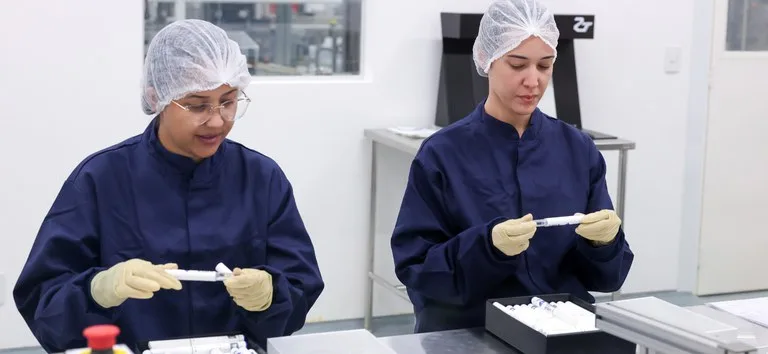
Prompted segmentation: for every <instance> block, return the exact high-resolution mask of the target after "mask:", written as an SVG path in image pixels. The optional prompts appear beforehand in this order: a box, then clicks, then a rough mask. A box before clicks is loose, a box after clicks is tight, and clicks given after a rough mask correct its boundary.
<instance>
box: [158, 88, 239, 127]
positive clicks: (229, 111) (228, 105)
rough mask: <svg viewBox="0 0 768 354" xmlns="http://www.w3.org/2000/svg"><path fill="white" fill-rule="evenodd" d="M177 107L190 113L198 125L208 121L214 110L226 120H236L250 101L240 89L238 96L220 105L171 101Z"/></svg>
mask: <svg viewBox="0 0 768 354" xmlns="http://www.w3.org/2000/svg"><path fill="white" fill-rule="evenodd" d="M171 102H173V103H174V104H175V105H177V106H179V108H181V109H183V110H185V111H187V112H189V113H191V115H192V116H193V117H194V119H195V120H196V122H197V123H198V124H199V125H203V124H205V123H208V121H209V120H211V118H213V115H214V114H215V113H216V111H217V110H218V111H219V115H220V116H221V118H222V119H224V120H226V121H230V122H232V121H236V120H238V119H240V118H241V117H242V116H243V115H244V114H245V111H247V110H248V105H249V104H250V103H251V99H250V98H249V97H248V95H246V94H245V92H242V91H240V94H239V97H238V98H236V99H234V100H229V101H226V102H224V103H222V104H220V105H212V104H210V103H202V104H195V105H182V104H180V103H178V102H176V101H175V100H174V101H171Z"/></svg>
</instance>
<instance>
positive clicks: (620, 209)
mask: <svg viewBox="0 0 768 354" xmlns="http://www.w3.org/2000/svg"><path fill="white" fill-rule="evenodd" d="M364 135H365V137H366V138H368V139H369V140H370V141H371V192H370V193H371V195H370V205H369V219H368V220H369V221H368V223H369V224H368V250H367V257H368V258H367V261H368V267H367V268H368V269H367V274H368V281H367V284H366V291H365V314H364V321H363V322H364V325H363V327H364V328H365V329H370V325H371V319H372V318H373V284H374V283H376V284H378V285H380V286H381V287H383V288H384V289H385V290H388V291H390V292H391V293H393V294H394V295H396V296H398V297H400V298H401V299H403V300H405V301H408V302H410V299H409V298H408V294H407V293H406V289H405V286H403V285H402V284H392V283H390V282H389V281H387V280H386V279H385V278H383V277H382V276H381V275H379V274H376V272H375V271H374V260H375V259H374V257H375V254H376V220H377V214H378V213H377V211H376V196H377V193H376V191H377V189H378V188H377V186H378V185H377V175H378V169H379V163H378V155H379V154H380V153H381V150H382V148H389V149H393V150H395V151H399V152H401V153H404V154H406V155H407V156H408V157H410V158H413V157H414V156H416V153H417V152H418V150H419V148H420V147H421V144H422V143H423V142H424V140H425V139H422V138H411V137H405V136H402V135H398V134H396V133H394V132H392V131H390V130H388V129H366V130H365V131H364ZM594 142H595V145H596V146H597V149H598V150H600V151H618V153H619V157H618V166H619V167H618V169H619V170H618V181H617V185H616V195H615V199H616V200H615V210H616V214H617V215H618V216H619V218H621V219H622V223H623V224H626V220H625V218H624V207H625V205H626V204H625V196H626V190H627V188H626V184H627V155H628V153H629V150H633V149H634V148H635V143H634V142H632V141H629V140H625V139H620V138H616V139H596V140H594ZM619 294H620V291H618V292H616V293H613V294H611V299H612V300H615V299H617V297H618V296H619Z"/></svg>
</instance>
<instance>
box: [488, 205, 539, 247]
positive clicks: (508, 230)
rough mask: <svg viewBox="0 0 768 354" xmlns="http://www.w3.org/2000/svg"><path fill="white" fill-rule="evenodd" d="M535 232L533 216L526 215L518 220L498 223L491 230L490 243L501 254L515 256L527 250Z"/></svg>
mask: <svg viewBox="0 0 768 354" xmlns="http://www.w3.org/2000/svg"><path fill="white" fill-rule="evenodd" d="M535 232H536V223H535V222H533V215H531V214H528V215H526V216H523V217H522V218H520V219H511V220H507V221H505V222H502V223H499V224H497V225H496V226H494V227H493V230H491V241H493V246H494V247H496V248H497V249H498V250H499V251H501V253H504V254H505V255H507V256H515V255H518V254H520V253H522V252H523V251H525V250H527V249H528V246H530V242H529V241H528V240H530V239H531V237H533V234H534V233H535Z"/></svg>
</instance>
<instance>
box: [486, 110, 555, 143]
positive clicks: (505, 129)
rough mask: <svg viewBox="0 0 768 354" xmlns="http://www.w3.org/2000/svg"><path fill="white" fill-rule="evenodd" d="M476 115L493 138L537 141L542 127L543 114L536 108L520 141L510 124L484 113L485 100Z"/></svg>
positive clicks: (515, 130)
mask: <svg viewBox="0 0 768 354" xmlns="http://www.w3.org/2000/svg"><path fill="white" fill-rule="evenodd" d="M476 114H478V115H479V116H480V120H481V121H482V122H483V125H484V126H485V128H486V130H487V131H488V134H489V135H491V136H494V137H499V138H504V139H512V140H515V141H517V140H523V141H527V140H537V139H538V136H539V135H540V132H541V128H542V126H543V120H544V113H543V112H541V110H539V108H538V107H537V108H536V109H535V110H534V111H533V113H531V119H530V121H529V122H528V128H527V129H525V131H524V132H523V136H522V139H521V138H520V135H519V134H518V133H517V129H515V127H514V126H512V124H509V123H506V122H503V121H501V120H499V119H496V118H495V117H493V116H491V115H490V114H488V112H486V111H485V100H483V102H481V103H480V104H479V105H478V106H477V111H476Z"/></svg>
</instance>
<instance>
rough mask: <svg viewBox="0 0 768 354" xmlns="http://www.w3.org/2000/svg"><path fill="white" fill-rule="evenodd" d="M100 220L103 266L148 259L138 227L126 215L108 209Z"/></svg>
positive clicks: (100, 216)
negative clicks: (135, 259) (130, 260)
mask: <svg viewBox="0 0 768 354" xmlns="http://www.w3.org/2000/svg"><path fill="white" fill-rule="evenodd" d="M99 219H100V220H99V221H100V227H99V230H98V233H99V235H98V236H99V237H98V239H99V241H100V243H101V245H100V247H101V263H102V264H101V266H104V267H111V266H113V265H115V264H117V263H120V262H123V261H126V260H129V259H133V258H146V255H145V254H144V253H145V249H144V247H143V246H142V240H141V236H140V233H139V230H138V227H137V226H136V223H135V222H131V221H130V220H129V219H128V217H127V216H126V215H125V213H121V212H119V211H118V210H115V209H113V208H106V211H105V212H103V213H101V214H100V215H99Z"/></svg>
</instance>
